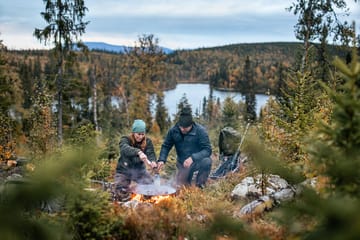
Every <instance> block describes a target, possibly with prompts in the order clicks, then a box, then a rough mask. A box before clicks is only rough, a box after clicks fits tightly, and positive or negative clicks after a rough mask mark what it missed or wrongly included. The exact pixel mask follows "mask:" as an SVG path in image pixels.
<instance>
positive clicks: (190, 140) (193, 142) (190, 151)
mask: <svg viewBox="0 0 360 240" xmlns="http://www.w3.org/2000/svg"><path fill="white" fill-rule="evenodd" d="M174 145H175V150H176V154H177V161H178V162H179V163H181V164H183V163H184V161H185V160H186V159H187V158H188V157H190V156H191V157H192V159H193V161H194V162H196V161H198V160H201V159H204V158H206V157H210V155H211V151H212V150H211V144H210V140H209V136H208V134H207V131H206V129H205V128H204V127H203V126H202V125H200V124H197V123H193V125H192V129H191V131H190V132H188V133H187V134H185V135H184V134H182V133H181V131H180V128H179V125H178V124H176V125H175V126H173V127H172V128H170V130H169V131H168V133H167V135H166V138H165V140H164V142H163V144H162V146H161V150H160V156H159V161H163V162H166V160H167V157H168V154H169V152H170V150H171V148H172V147H173V146H174Z"/></svg>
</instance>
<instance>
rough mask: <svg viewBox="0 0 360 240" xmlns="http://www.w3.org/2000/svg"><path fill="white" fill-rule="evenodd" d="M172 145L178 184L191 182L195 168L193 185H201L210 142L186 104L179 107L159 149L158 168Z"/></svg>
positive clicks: (205, 175)
mask: <svg viewBox="0 0 360 240" xmlns="http://www.w3.org/2000/svg"><path fill="white" fill-rule="evenodd" d="M173 146H175V150H176V154H177V162H176V167H177V170H178V171H177V175H176V182H177V185H178V186H189V185H191V181H192V178H193V174H194V172H196V171H198V174H197V177H196V186H197V187H199V188H203V187H204V186H205V184H206V181H207V179H208V177H209V174H210V171H211V164H212V160H211V158H210V156H211V152H212V150H211V144H210V140H209V136H208V134H207V131H206V130H205V128H204V127H203V126H202V125H200V124H197V123H195V122H194V121H193V119H192V113H191V108H190V107H189V106H185V107H184V108H183V109H182V110H181V112H180V116H179V121H178V122H177V123H176V124H175V125H174V126H173V127H171V128H170V130H169V131H168V133H167V135H166V138H165V140H164V142H163V144H162V146H161V150H160V156H159V160H158V168H159V169H161V168H162V167H163V165H164V164H165V163H166V160H167V157H168V154H169V152H170V150H171V148H172V147H173Z"/></svg>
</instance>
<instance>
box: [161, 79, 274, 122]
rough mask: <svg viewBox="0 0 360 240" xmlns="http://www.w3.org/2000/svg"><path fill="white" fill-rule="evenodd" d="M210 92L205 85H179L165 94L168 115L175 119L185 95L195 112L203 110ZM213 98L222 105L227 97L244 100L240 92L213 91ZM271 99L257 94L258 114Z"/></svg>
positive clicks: (237, 100)
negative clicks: (218, 100) (178, 106)
mask: <svg viewBox="0 0 360 240" xmlns="http://www.w3.org/2000/svg"><path fill="white" fill-rule="evenodd" d="M209 92H210V87H209V84H204V83H179V84H177V85H176V88H175V89H171V90H168V91H165V92H164V95H165V98H164V103H165V106H166V107H167V109H168V113H169V115H170V116H171V118H173V116H174V115H175V114H176V111H177V105H178V104H179V102H180V99H181V97H182V96H183V95H184V94H185V96H186V98H187V99H188V102H189V104H191V106H192V109H193V112H195V111H196V109H198V110H199V111H201V110H202V104H203V101H204V97H206V98H208V97H209ZM213 96H214V98H215V100H217V99H218V98H219V99H220V102H221V103H222V102H223V101H224V100H225V99H226V97H228V96H230V97H232V98H233V99H234V101H235V102H239V101H241V100H243V99H242V95H241V94H240V93H238V92H224V91H217V90H214V91H213ZM268 99H269V96H268V95H265V94H256V112H257V114H259V113H260V108H261V107H263V106H264V105H265V104H266V102H267V100H268Z"/></svg>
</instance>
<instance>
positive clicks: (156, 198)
mask: <svg viewBox="0 0 360 240" xmlns="http://www.w3.org/2000/svg"><path fill="white" fill-rule="evenodd" d="M170 197H171V196H170V195H161V196H145V195H142V194H133V195H132V197H131V200H136V201H138V202H147V203H153V204H158V203H159V202H161V201H163V200H166V199H169V198H170Z"/></svg>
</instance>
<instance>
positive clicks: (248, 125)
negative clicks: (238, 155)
mask: <svg viewBox="0 0 360 240" xmlns="http://www.w3.org/2000/svg"><path fill="white" fill-rule="evenodd" d="M249 127H250V123H248V124H247V125H246V128H245V132H244V135H243V137H242V138H241V141H240V144H239V147H238V149H237V150H238V151H240V148H241V145H242V144H243V142H244V139H245V136H246V133H247V131H248V129H249Z"/></svg>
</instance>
